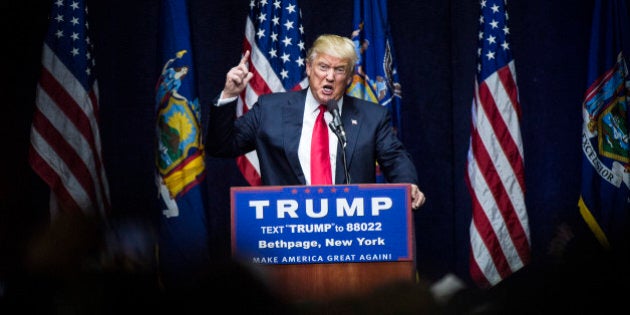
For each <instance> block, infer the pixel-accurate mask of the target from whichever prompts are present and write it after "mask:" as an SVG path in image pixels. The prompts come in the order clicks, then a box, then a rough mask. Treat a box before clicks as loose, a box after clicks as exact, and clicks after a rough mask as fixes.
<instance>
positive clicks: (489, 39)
mask: <svg viewBox="0 0 630 315" xmlns="http://www.w3.org/2000/svg"><path fill="white" fill-rule="evenodd" d="M496 39H497V38H496V37H494V36H492V35H490V36H488V39H487V40H488V44H496Z"/></svg>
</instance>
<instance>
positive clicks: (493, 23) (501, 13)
mask: <svg viewBox="0 0 630 315" xmlns="http://www.w3.org/2000/svg"><path fill="white" fill-rule="evenodd" d="M480 4H481V15H480V16H479V48H478V50H477V61H478V64H477V79H478V81H479V82H481V81H483V80H485V79H486V78H487V77H488V76H490V75H491V74H492V73H494V72H496V71H497V70H498V69H500V68H502V67H504V66H505V65H507V64H508V63H509V62H510V61H511V60H512V52H511V50H510V41H509V40H510V38H509V35H510V29H509V27H508V24H507V22H508V14H507V11H506V9H505V1H504V0H481V2H480Z"/></svg>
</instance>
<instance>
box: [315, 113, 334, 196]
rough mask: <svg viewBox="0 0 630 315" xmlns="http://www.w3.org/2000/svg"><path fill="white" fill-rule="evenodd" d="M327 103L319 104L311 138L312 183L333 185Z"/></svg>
mask: <svg viewBox="0 0 630 315" xmlns="http://www.w3.org/2000/svg"><path fill="white" fill-rule="evenodd" d="M325 112H326V106H325V105H319V115H317V119H316V120H315V126H314V127H313V137H312V138H311V185H331V184H332V177H331V176H332V175H331V174H332V171H331V169H330V154H329V153H328V127H327V126H326V121H325V120H324V113H325Z"/></svg>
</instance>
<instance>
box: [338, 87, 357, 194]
mask: <svg viewBox="0 0 630 315" xmlns="http://www.w3.org/2000/svg"><path fill="white" fill-rule="evenodd" d="M341 123H342V124H343V128H344V130H345V131H346V140H347V141H348V143H347V144H346V149H345V151H346V160H347V162H348V169H350V165H351V164H352V155H353V154H354V151H355V147H356V145H357V138H358V137H359V128H360V126H361V125H360V123H361V120H360V119H359V110H358V109H357V104H356V103H355V102H354V99H353V98H350V97H347V96H344V98H343V109H342V110H341ZM342 149H343V148H342V147H341V145H339V147H338V148H337V150H342ZM335 173H336V174H335V182H336V183H337V184H345V181H344V178H345V174H344V168H343V153H342V152H341V151H339V152H337V169H336V171H335Z"/></svg>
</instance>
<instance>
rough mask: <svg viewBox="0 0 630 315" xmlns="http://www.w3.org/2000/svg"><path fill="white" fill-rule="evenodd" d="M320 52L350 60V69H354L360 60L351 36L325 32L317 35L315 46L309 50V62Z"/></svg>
mask: <svg viewBox="0 0 630 315" xmlns="http://www.w3.org/2000/svg"><path fill="white" fill-rule="evenodd" d="M318 54H326V55H330V56H333V57H336V58H340V59H345V60H347V61H348V68H349V69H350V71H352V69H354V65H355V64H356V63H357V61H358V60H359V57H358V56H357V52H356V47H355V46H354V43H353V42H352V40H351V39H350V38H347V37H343V36H339V35H334V34H323V35H320V36H319V37H317V39H316V40H315V41H314V42H313V46H311V48H310V49H309V50H308V53H307V59H308V61H309V62H312V61H313V60H315V58H316V57H317V55H318Z"/></svg>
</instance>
